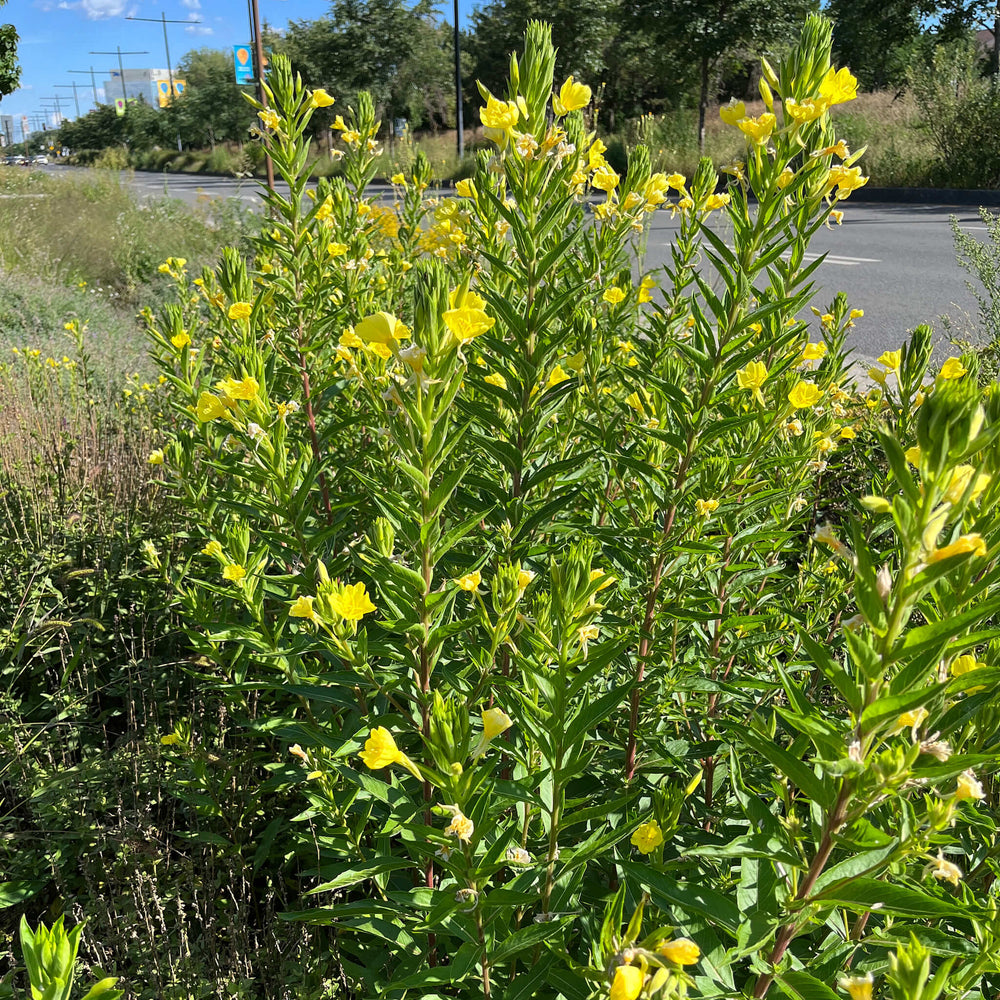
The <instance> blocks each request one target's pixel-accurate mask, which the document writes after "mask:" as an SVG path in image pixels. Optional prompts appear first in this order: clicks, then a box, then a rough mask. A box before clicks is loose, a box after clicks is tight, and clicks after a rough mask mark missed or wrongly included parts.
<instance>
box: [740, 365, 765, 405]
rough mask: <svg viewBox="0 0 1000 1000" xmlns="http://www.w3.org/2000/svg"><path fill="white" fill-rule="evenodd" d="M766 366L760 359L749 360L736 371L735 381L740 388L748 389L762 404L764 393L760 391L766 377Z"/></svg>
mask: <svg viewBox="0 0 1000 1000" xmlns="http://www.w3.org/2000/svg"><path fill="white" fill-rule="evenodd" d="M767 374H768V372H767V367H766V366H765V365H764V364H763V362H760V361H751V362H749V363H748V364H747V366H746V368H741V369H740V370H739V371H738V372H737V373H736V382H737V384H738V385H739V387H740V388H741V389H749V390H750V391H751V392H752V393H753V395H754V398H755V399H756V400H757V402H758V403H760V404H761V405H763V403H764V395H763V393H762V392H761V391H760V389H761V386H762V385H763V384H764V382H765V381H766V379H767Z"/></svg>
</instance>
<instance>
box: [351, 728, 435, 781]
mask: <svg viewBox="0 0 1000 1000" xmlns="http://www.w3.org/2000/svg"><path fill="white" fill-rule="evenodd" d="M358 756H359V757H360V758H361V759H362V760H363V761H364V762H365V765H366V766H367V767H369V768H371V770H373V771H379V770H381V769H382V768H383V767H389V766H390V765H391V764H401V765H402V766H403V767H405V768H406V770H407V771H409V772H410V774H412V775H413V777H414V778H419V777H420V772H419V771H418V770H417V766H416V765H415V764H414V763H413V761H412V760H410V758H409V757H407V756H406V754H405V753H403V751H402V750H400V749H399V747H397V746H396V741H395V740H394V739H393V737H392V733H390V732H389V730H388V729H386V728H385V726H379V727H377V728H376V729H373V730H371V732H370V733H369V734H368V739H367V740H366V741H365V748H364V750H362V751H361V753H360V754H359V755H358Z"/></svg>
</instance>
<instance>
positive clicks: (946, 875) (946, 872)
mask: <svg viewBox="0 0 1000 1000" xmlns="http://www.w3.org/2000/svg"><path fill="white" fill-rule="evenodd" d="M931 875H933V876H934V877H935V878H936V879H942V880H944V881H945V882H950V883H951V884H952V885H958V883H959V882H961V881H962V869H961V868H959V867H958V865H956V864H952V863H951V862H950V861H946V860H945V857H944V855H943V854H942V853H941V852H940V851H938V855H937V857H936V858H935V859H934V864H933V866H932V867H931Z"/></svg>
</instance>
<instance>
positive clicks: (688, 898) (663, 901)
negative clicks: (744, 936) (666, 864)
mask: <svg viewBox="0 0 1000 1000" xmlns="http://www.w3.org/2000/svg"><path fill="white" fill-rule="evenodd" d="M621 869H622V874H623V875H624V876H625V877H626V878H628V879H630V880H631V881H632V882H634V883H635V884H636V885H640V886H642V887H643V888H644V889H647V890H648V891H649V893H650V895H651V896H652V898H653V902H654V903H656V905H657V906H659V907H660V909H662V910H669V909H672V908H673V907H678V908H679V909H680V910H682V911H685V912H690V913H700V914H701V915H702V916H703V917H707V918H708V921H709V922H710V923H711V924H712V926H713V927H721V928H722V929H723V930H725V931H728V932H729V933H730V934H731V935H732V936H733V937H735V936H736V933H737V932H738V930H739V926H740V921H741V919H742V916H741V914H740V911H739V908H738V907H737V906H736V904H735V903H734V902H733V901H732V900H731V899H730V898H729V897H728V896H724V895H722V893H720V892H716V891H715V890H714V889H710V888H708V887H707V886H705V885H693V884H691V883H688V882H678V881H677V880H676V879H674V878H673V876H672V875H671V874H670V873H668V872H659V871H656V869H654V868H651V867H650V866H649V865H643V864H637V863H636V862H634V861H623V862H622V863H621Z"/></svg>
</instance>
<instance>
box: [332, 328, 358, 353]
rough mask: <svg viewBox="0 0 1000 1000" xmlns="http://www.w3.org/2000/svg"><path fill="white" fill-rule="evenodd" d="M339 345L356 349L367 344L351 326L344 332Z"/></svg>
mask: <svg viewBox="0 0 1000 1000" xmlns="http://www.w3.org/2000/svg"><path fill="white" fill-rule="evenodd" d="M337 343H338V344H339V345H340V346H341V347H348V348H351V347H353V348H355V349H356V348H358V347H364V346H365V342H364V341H363V340H362V339H361V338H360V337H359V336H358V335H357V334H356V333H355V332H354V327H353V326H349V327H348V328H347V329H346V330H344V332H343V333H342V334H341V335H340V339H339V340H338V341H337Z"/></svg>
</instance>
